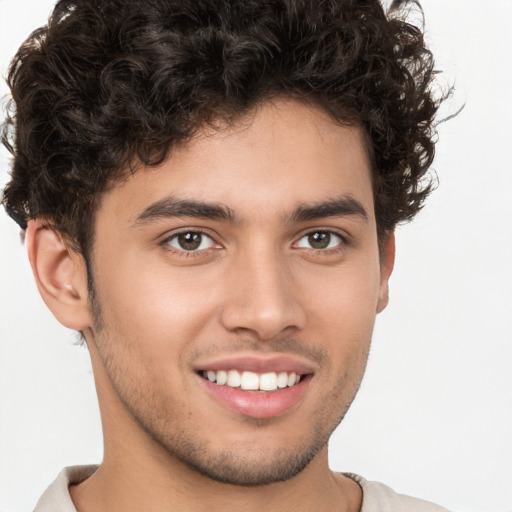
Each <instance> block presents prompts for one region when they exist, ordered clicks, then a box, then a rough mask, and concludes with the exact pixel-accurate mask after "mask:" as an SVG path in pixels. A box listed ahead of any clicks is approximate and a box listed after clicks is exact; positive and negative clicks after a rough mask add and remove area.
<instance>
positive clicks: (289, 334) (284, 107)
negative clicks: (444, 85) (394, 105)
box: [27, 99, 394, 512]
mask: <svg viewBox="0 0 512 512" xmlns="http://www.w3.org/2000/svg"><path fill="white" fill-rule="evenodd" d="M169 198H173V200H181V201H183V200H187V201H195V202H196V203H208V204H212V203H215V204H220V205H223V206H224V207H227V208H229V211H230V212H231V213H232V217H233V218H212V217H208V216H206V217H202V218H198V217H197V216H191V215H188V216H175V215H170V211H169V208H167V210H165V209H162V204H163V203H162V201H166V200H168V199H169ZM347 198H349V202H350V201H351V200H355V202H357V204H358V205H359V206H361V208H362V210H361V211H356V212H354V211H349V212H348V213H347V212H346V211H345V212H341V213H340V212H338V213H337V214H336V215H325V214H318V212H317V215H316V216H315V217H314V218H309V219H305V218H298V217H300V215H299V216H297V215H295V216H293V213H294V212H295V213H296V214H297V209H299V210H300V208H301V207H302V209H304V208H305V207H307V206H311V205H325V204H326V203H329V204H331V203H332V202H333V200H334V199H335V200H337V201H338V203H339V200H340V199H341V200H342V202H343V201H344V202H345V203H346V202H347ZM345 203H343V204H345ZM155 205H156V206H155ZM164 210H165V211H164ZM349 210H350V208H349ZM162 212H163V213H162ZM198 230H199V231H201V232H203V233H204V234H203V235H199V236H202V237H203V238H202V245H201V246H200V248H199V249H197V250H192V251H190V250H189V251H186V250H184V249H183V248H180V245H179V239H178V237H177V236H176V235H177V234H178V233H182V232H189V233H190V232H195V233H197V232H198ZM314 233H317V234H318V233H320V234H323V235H322V236H326V233H327V234H328V235H327V236H328V237H330V244H329V248H327V249H323V248H319V247H318V246H316V245H315V246H314V247H313V246H312V244H311V240H312V238H311V237H309V235H311V234H314ZM27 241H28V246H29V256H30V259H31V263H32V266H33V268H34V274H35V276H36V280H37V282H38V286H39V289H40V291H41V294H42V296H43V298H44V299H45V301H46V303H47V304H48V306H49V307H50V309H52V311H53V312H54V314H55V315H56V316H57V318H58V319H59V320H60V321H61V322H62V323H64V324H65V325H67V326H68V327H71V328H74V329H78V330H81V331H82V332H83V333H84V336H85V339H86V341H87V345H88V348H89V350H90V353H91V358H92V363H93V369H94V374H95V380H96V387H97V392H98V398H99V403H100V409H101V415H102V422H103V429H104V440H105V441H104V442H105V450H104V461H103V463H102V465H101V466H100V468H99V469H98V471H97V472H96V473H94V475H93V476H91V477H90V478H89V479H88V480H86V481H85V482H83V483H81V484H79V485H77V486H73V487H71V489H70V492H71V496H72V499H73V501H74V503H75V504H76V506H77V509H78V510H79V511H80V512H87V511H92V510H94V511H96V512H100V511H106V510H114V509H118V510H123V511H126V512H129V511H136V510H145V511H148V512H151V511H160V510H161V511H163V510H184V511H187V510H191V511H192V510H194V511H202V510H205V511H206V510H208V511H216V510H219V511H220V510H236V509H240V510H244V511H245V510H246V511H253V510H254V511H256V510H257V511H258V512H259V511H260V510H261V509H262V507H264V509H265V510H268V511H273V510H276V511H277V510H280V511H283V510H294V511H300V510H304V511H305V510H339V511H357V510H359V509H360V506H361V500H362V496H361V490H360V488H359V487H358V485H357V484H356V483H354V482H353V481H352V480H350V479H348V478H346V477H344V476H342V475H335V474H333V473H332V472H331V471H330V470H329V467H328V460H327V441H328V439H329V437H330V435H331V433H332V431H333V430H334V429H335V427H336V426H337V425H338V423H339V422H340V421H341V419H342V418H343V416H344V414H345V413H346V411H347V409H348V408H349V406H350V404H351V402H352V400H353V398H354V396H355V394H356V392H357V389H358V387H359V384H360V382H361V379H362V376H363V373H364V369H365V365H366V360H367V355H368V351H369V347H370V341H371V335H372V330H373V325H374V321H375V316H376V314H377V313H378V312H380V311H381V310H382V309H383V308H384V307H385V306H386V304H387V300H388V279H389V276H390V274H391V270H392V266H393V258H394V239H393V235H392V234H389V235H388V236H387V238H386V239H385V240H384V243H383V248H382V250H381V252H379V245H378V240H377V235H376V221H375V214H374V210H373V193H372V186H371V174H370V163H369V159H368V156H367V153H366V151H365V148H364V144H363V137H362V134H361V131H360V129H359V128H357V127H347V126H340V125H337V124H335V123H334V122H333V121H332V119H331V118H330V117H329V116H328V115H327V114H325V113H324V112H322V111H321V110H319V109H317V108H315V107H313V106H308V105H305V104H302V103H298V102H295V101H291V100H284V99H279V100H275V101H273V102H266V103H263V104H262V105H260V106H259V107H258V108H257V109H255V111H254V112H253V113H252V114H251V116H250V117H247V118H246V119H244V120H242V121H241V122H239V123H237V124H236V125H235V126H232V127H225V128H224V129H222V130H217V131H213V130H210V131H206V130H203V131H200V132H198V134H197V136H196V137H195V138H194V140H193V141H191V142H189V143H187V145H185V146H182V147H180V148H177V149H175V150H174V151H173V153H172V155H171V157H170V158H169V159H168V160H167V161H166V162H165V163H163V164H162V165H161V166H160V167H158V168H152V169H142V170H140V171H139V172H137V173H135V174H134V175H132V176H130V177H129V178H128V179H127V180H126V181H125V182H123V183H120V184H116V185H115V186H113V187H112V188H111V189H110V190H109V191H107V192H106V193H105V194H104V195H103V197H102V199H101V204H100V206H99V209H98V211H97V215H96V230H95V240H94V249H93V252H92V269H93V277H94V283H95V300H94V303H95V304H96V307H95V308H91V307H90V299H91V298H90V297H89V296H88V292H87V284H86V282H87V281H86V272H85V266H84V263H83V260H82V258H81V256H80V255H77V254H76V253H74V252H73V251H71V250H69V249H68V248H67V245H66V244H65V242H64V241H63V240H62V238H61V237H60V236H59V234H58V233H55V232H54V231H52V230H51V229H48V228H46V227H44V224H43V223H41V222H38V221H36V222H32V223H31V225H30V226H29V229H28V233H27ZM275 355H284V356H285V357H288V358H290V359H291V360H293V361H301V362H302V363H304V364H305V365H307V366H308V367H309V368H310V370H311V371H310V377H309V382H308V386H307V389H306V391H305V393H304V394H303V396H302V397H301V398H300V400H299V401H298V402H297V403H295V404H294V405H293V406H292V407H291V408H288V409H286V410H285V411H284V412H283V413H280V414H277V415H275V416H272V417H264V418H258V417H254V415H253V416H248V415H244V414H240V413H238V412H236V411H233V410H232V409H230V408H228V407H226V406H225V405H223V404H222V403H219V401H218V400H216V399H215V398H213V397H212V395H211V394H210V393H209V392H208V391H207V390H206V388H205V386H204V379H203V378H202V377H201V376H200V375H199V374H198V369H200V368H202V367H204V366H205V365H206V364H209V363H211V362H212V361H213V362H215V361H217V360H219V359H222V358H226V357H232V356H237V357H238V356H244V357H245V356H249V357H255V358H263V360H265V358H267V357H274V356H275ZM240 484H247V485H240ZM258 484H259V485H258Z"/></svg>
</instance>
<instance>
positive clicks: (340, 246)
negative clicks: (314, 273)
mask: <svg viewBox="0 0 512 512" xmlns="http://www.w3.org/2000/svg"><path fill="white" fill-rule="evenodd" d="M318 233H325V234H328V235H331V236H332V235H334V236H335V237H337V238H339V240H340V241H339V243H337V244H336V245H335V246H334V247H327V248H325V249H315V248H313V247H309V248H306V247H295V246H297V244H298V243H299V242H300V241H301V240H302V239H304V238H306V237H308V236H311V235H314V234H318ZM186 234H198V235H201V236H204V237H207V238H209V239H210V240H211V242H212V244H213V245H217V246H219V245H220V244H219V243H218V242H216V241H215V238H214V237H213V236H211V235H210V234H209V233H208V232H206V231H204V230H202V229H200V228H194V229H190V228H189V229H184V230H181V231H178V232H177V233H173V234H172V235H170V236H168V237H166V238H165V239H164V240H162V242H161V245H162V246H163V247H164V249H165V250H167V251H170V252H173V253H174V254H177V255H178V256H179V257H184V258H190V257H200V256H202V255H204V254H205V253H206V252H207V251H209V250H210V249H212V248H213V247H207V248H205V249H200V250H197V249H195V250H186V249H180V248H176V247H172V246H171V245H170V242H171V241H172V240H173V239H176V238H177V237H179V236H180V235H186ZM202 243H203V241H201V244H202ZM348 243H349V242H348V240H347V236H346V235H344V234H342V233H340V232H339V231H336V230H334V229H332V228H329V229H328V228H324V229H322V228H317V229H312V230H309V231H306V232H304V233H302V234H301V235H300V236H299V237H298V239H297V241H296V242H294V244H293V246H294V248H295V249H303V250H307V251H312V252H314V253H315V254H325V255H327V254H335V253H338V252H340V251H343V250H344V249H345V247H346V246H347V245H348Z"/></svg>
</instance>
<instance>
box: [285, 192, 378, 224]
mask: <svg viewBox="0 0 512 512" xmlns="http://www.w3.org/2000/svg"><path fill="white" fill-rule="evenodd" d="M352 215H355V216H357V217H360V218H361V219H362V220H364V221H365V222H368V219H369V215H368V212H367V211H366V209H365V207H364V206H363V205H362V203H361V202H360V201H358V200H357V199H354V198H353V197H351V196H342V197H339V198H334V199H330V200H327V201H322V202H320V203H310V204H302V205H300V206H298V207H297V208H296V209H295V210H294V211H293V212H292V214H291V215H290V217H289V222H304V221H307V220H315V219H322V218H325V217H346V216H352Z"/></svg>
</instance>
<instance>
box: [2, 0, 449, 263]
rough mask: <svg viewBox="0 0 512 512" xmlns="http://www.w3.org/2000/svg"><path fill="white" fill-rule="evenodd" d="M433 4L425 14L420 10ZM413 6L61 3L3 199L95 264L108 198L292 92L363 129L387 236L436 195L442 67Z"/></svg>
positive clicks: (37, 37)
mask: <svg viewBox="0 0 512 512" xmlns="http://www.w3.org/2000/svg"><path fill="white" fill-rule="evenodd" d="M413 3H417V2H413ZM404 4H407V1H402V2H400V1H395V2H393V4H392V7H391V9H390V10H389V12H388V13H387V14H386V13H385V11H384V9H383V7H382V6H381V4H380V3H379V1H378V0H314V1H313V0H243V1H240V0H194V1H189V0H60V1H59V2H58V3H57V5H56V7H55V9H54V11H53V13H52V15H51V17H50V19H49V22H48V25H47V26H44V27H42V28H39V29H38V30H36V31H34V32H33V33H32V34H31V36H30V37H29V38H28V39H27V40H26V41H25V43H24V44H23V45H22V46H21V48H20V49H19V51H18V53H17V54H16V56H15V57H14V59H13V61H12V63H11V66H10V69H9V73H8V79H7V80H8V84H9V86H10V89H11V93H12V102H11V104H10V109H9V113H8V116H7V119H6V121H5V122H4V124H3V137H2V140H3V143H4V145H6V146H7V148H8V149H9V150H10V151H11V153H12V154H13V156H14V158H13V165H12V175H11V180H10V182H9V183H8V185H7V186H6V188H5V190H4V193H3V198H2V202H3V204H4V206H5V208H6V210H7V212H8V213H9V215H10V216H11V217H12V218H14V219H15V220H16V221H17V222H18V223H19V224H20V225H21V226H22V227H25V226H26V224H27V221H28V220H30V219H34V218H37V217H39V218H44V219H46V220H47V221H48V222H50V223H51V224H52V225H53V226H54V227H55V228H56V229H58V230H60V231H61V232H62V233H63V234H65V235H66V237H67V238H68V239H69V240H70V241H71V242H73V244H74V247H75V248H76V249H77V250H79V251H81V252H82V253H83V254H84V255H85V256H86V255H87V251H88V250H89V249H90V245H91V243H92V234H93V224H94V222H93V220H94V213H95V209H96V207H97V204H98V199H99V198H100V196H101V193H102V191H104V190H105V189H106V187H107V186H109V184H111V183H115V182H116V180H120V179H123V177H124V176H126V173H127V172H136V169H137V166H138V165H140V164H143V165H149V166H151V165H157V164H159V163H161V162H162V161H163V160H164V159H165V158H166V157H167V156H168V154H169V151H170V150H171V149H172V147H173V146H174V145H176V144H178V143H182V142H186V141H187V139H188V138H189V137H190V136H191V135H192V134H193V133H194V131H196V130H197V129H198V127H201V126H203V125H205V124H206V123H212V122H215V121H216V120H219V119H222V120H223V121H226V120H227V121H228V122H231V123H232V122H234V120H236V119H237V118H239V117H240V116H242V115H243V114H244V113H247V112H248V111H249V110H250V109H251V108H253V107H254V106H255V105H256V104H257V103H258V102H260V101H262V100H264V99H266V98H269V97H272V96H275V95H285V96H291V97H294V98H297V99H299V100H302V101H310V102H314V103H316V104H318V105H320V106H322V107H323V108H325V109H326V110H327V111H328V112H329V113H330V114H331V115H332V116H333V117H334V118H335V119H336V120H338V121H339V122H341V123H351V124H352V123H356V124H358V125H360V126H361V127H362V128H363V130H364V132H365V136H366V139H367V145H368V151H369V153H370V156H371V158H372V164H373V183H374V195H375V212H376V217H377V224H378V232H379V236H380V237H381V238H382V236H383V235H384V234H385V233H386V232H388V231H389V230H392V229H393V228H394V227H395V226H396V224H397V223H399V222H401V221H405V220H408V219H410V218H412V217H413V216H414V215H415V214H416V213H417V212H418V210H419V209H420V208H421V206H422V204H423V202H424V200H425V198H426V196H427V195H428V193H429V192H430V190H431V188H432V187H431V183H430V180H429V179H428V176H427V171H428V168H429V167H430V165H431V163H432V160H433V156H434V138H435V130H434V128H433V120H434V115H435V113H436V111H437V108H438V106H439V103H440V101H441V99H439V98H437V99H436V97H435V95H434V93H433V90H432V82H433V77H434V72H433V58H432V54H431V53H430V51H429V50H428V49H427V48H426V46H425V43H424V39H423V34H422V31H421V30H420V29H419V28H417V27H415V26H413V25H412V24H410V23H408V22H407V21H406V17H405V15H404V12H405V11H404V9H403V8H404Z"/></svg>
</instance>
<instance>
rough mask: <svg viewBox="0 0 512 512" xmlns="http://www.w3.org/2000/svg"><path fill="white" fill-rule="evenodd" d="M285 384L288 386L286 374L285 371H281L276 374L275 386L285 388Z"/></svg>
mask: <svg viewBox="0 0 512 512" xmlns="http://www.w3.org/2000/svg"><path fill="white" fill-rule="evenodd" d="M286 386H288V374H287V373H286V372H281V373H280V374H279V375H278V376H277V387H278V388H285V387H286Z"/></svg>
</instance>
